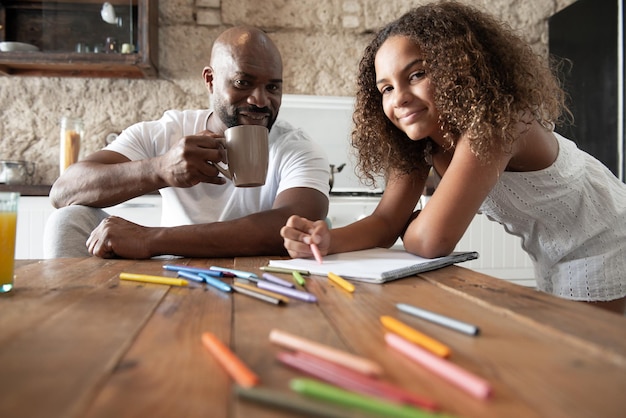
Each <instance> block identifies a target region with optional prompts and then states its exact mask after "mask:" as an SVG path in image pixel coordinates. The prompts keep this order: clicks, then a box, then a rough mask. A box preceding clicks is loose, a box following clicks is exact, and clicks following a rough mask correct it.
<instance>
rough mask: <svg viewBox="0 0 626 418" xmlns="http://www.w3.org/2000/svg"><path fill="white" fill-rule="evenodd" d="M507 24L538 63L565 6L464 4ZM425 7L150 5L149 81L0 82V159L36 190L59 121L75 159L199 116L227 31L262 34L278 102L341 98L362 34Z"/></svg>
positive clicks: (53, 153) (278, 1) (52, 166)
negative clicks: (164, 120) (80, 127)
mask: <svg viewBox="0 0 626 418" xmlns="http://www.w3.org/2000/svg"><path fill="white" fill-rule="evenodd" d="M466 1H468V2H471V3H472V4H475V5H476V6H478V7H482V8H484V9H485V10H487V11H489V12H490V13H493V14H494V15H496V16H497V17H498V18H500V19H502V20H505V21H507V22H508V23H509V24H510V25H511V26H512V27H513V28H515V29H517V30H519V31H520V33H521V34H523V36H524V37H525V38H526V39H527V40H528V41H529V42H530V43H531V44H532V45H533V47H534V48H536V50H537V51H539V52H541V53H546V50H547V47H546V45H547V38H548V35H547V18H548V17H549V16H551V15H552V14H554V13H555V12H557V11H558V10H560V9H562V8H563V7H565V6H567V5H569V4H571V3H572V2H573V1H574V0H528V1H525V2H519V1H515V0H466ZM421 3H425V0H417V1H416V0H390V1H379V0H267V1H263V2H260V1H258V0H237V1H234V0H221V1H220V0H159V78H158V79H156V80H125V79H95V78H94V79H89V78H54V77H17V76H8V77H0V103H1V106H0V138H1V139H2V141H1V142H0V159H5V160H6V159H21V160H28V161H34V162H35V163H36V164H37V166H36V172H35V176H34V182H35V183H36V184H51V183H52V182H54V180H55V179H56V177H57V176H58V155H59V147H58V136H59V134H58V132H59V120H60V118H61V117H62V116H63V115H66V114H71V115H77V116H80V117H82V118H83V120H84V122H85V137H86V138H85V140H84V141H83V150H82V153H83V155H84V154H86V153H91V152H93V151H95V150H97V149H99V148H101V147H102V146H104V144H105V142H104V141H105V137H106V136H107V134H109V133H111V132H119V131H121V130H122V129H123V128H125V127H126V126H128V125H130V124H132V123H135V122H138V121H141V120H151V119H156V118H159V117H160V116H161V114H162V113H163V112H164V111H165V110H167V109H170V108H179V109H182V108H198V107H207V106H209V100H208V94H207V91H206V89H205V87H204V84H203V82H202V78H201V72H202V68H203V67H204V66H205V65H207V63H208V60H209V54H210V50H211V45H212V42H213V39H215V37H216V35H218V34H219V33H220V32H221V31H222V30H224V29H225V28H227V27H230V26H233V25H237V24H242V23H246V24H251V25H255V26H259V27H261V28H263V29H265V30H266V31H267V32H269V33H270V34H271V37H272V38H273V39H274V40H275V42H276V44H277V45H278V47H279V48H280V50H281V51H282V53H283V60H284V80H285V83H284V93H285V94H307V95H324V96H350V95H352V93H353V89H354V75H355V73H356V68H357V64H358V61H359V58H360V55H361V53H362V51H363V48H364V47H365V45H366V44H367V42H368V41H369V39H370V37H371V33H372V32H373V31H375V30H376V29H377V28H378V27H380V26H381V25H383V24H384V23H386V22H388V21H390V20H392V19H394V18H396V17H398V16H400V15H401V14H402V13H403V12H405V11H407V10H408V9H410V8H411V7H414V6H415V5H417V4H421Z"/></svg>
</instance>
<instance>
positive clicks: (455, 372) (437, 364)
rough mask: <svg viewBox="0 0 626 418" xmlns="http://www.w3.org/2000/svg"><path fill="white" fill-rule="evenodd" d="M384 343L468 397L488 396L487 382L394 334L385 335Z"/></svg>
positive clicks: (483, 397)
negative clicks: (465, 393) (459, 389)
mask: <svg viewBox="0 0 626 418" xmlns="http://www.w3.org/2000/svg"><path fill="white" fill-rule="evenodd" d="M385 341H386V342H387V344H389V346H390V347H391V348H393V349H395V350H397V351H399V352H400V353H402V354H404V355H405V356H407V357H408V358H410V359H411V360H413V361H415V362H416V363H418V364H420V365H421V366H422V367H424V368H426V369H428V370H430V371H431V372H433V373H435V374H437V375H439V376H440V377H442V378H444V379H446V380H447V381H449V382H450V383H452V384H454V385H456V386H457V387H459V388H461V389H462V390H464V391H465V392H467V393H469V394H470V395H472V396H475V397H476V398H479V399H485V398H487V397H488V396H489V395H490V393H491V386H490V385H489V382H487V381H486V380H483V379H481V378H480V377H478V376H475V375H473V374H471V373H470V372H468V371H466V370H463V369H462V368H460V367H459V366H457V365H456V364H454V363H451V362H450V361H448V360H445V359H442V358H441V357H438V356H436V355H434V354H431V353H429V352H428V351H426V350H424V349H422V348H420V347H419V346H417V345H415V344H413V343H411V342H409V341H407V340H405V339H404V338H402V337H400V336H399V335H396V334H392V333H387V334H385Z"/></svg>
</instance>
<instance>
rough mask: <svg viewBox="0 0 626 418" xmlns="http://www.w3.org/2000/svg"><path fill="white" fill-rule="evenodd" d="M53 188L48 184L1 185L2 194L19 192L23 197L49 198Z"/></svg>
mask: <svg viewBox="0 0 626 418" xmlns="http://www.w3.org/2000/svg"><path fill="white" fill-rule="evenodd" d="M51 188H52V186H51V185H47V184H0V192H18V193H19V194H20V195H22V196H48V195H49V194H50V189H51Z"/></svg>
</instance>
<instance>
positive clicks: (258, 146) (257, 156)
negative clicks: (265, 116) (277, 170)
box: [215, 125, 269, 187]
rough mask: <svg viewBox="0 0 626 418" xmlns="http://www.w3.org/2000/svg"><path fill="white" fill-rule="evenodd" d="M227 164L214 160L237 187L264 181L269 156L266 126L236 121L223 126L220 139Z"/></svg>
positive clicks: (258, 184) (260, 183)
mask: <svg viewBox="0 0 626 418" xmlns="http://www.w3.org/2000/svg"><path fill="white" fill-rule="evenodd" d="M222 143H223V144H224V147H225V148H226V158H227V160H228V168H224V167H221V166H220V165H218V164H215V167H216V168H217V169H218V170H219V171H220V173H222V174H223V175H224V176H226V177H228V178H229V179H230V180H232V182H233V183H234V184H235V186H237V187H258V186H263V185H264V184H265V178H266V177H267V165H268V160H269V142H268V130H267V128H266V127H265V126H260V125H238V126H233V127H231V128H228V129H226V131H225V132H224V140H223V142H222Z"/></svg>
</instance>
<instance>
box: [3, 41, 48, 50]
mask: <svg viewBox="0 0 626 418" xmlns="http://www.w3.org/2000/svg"><path fill="white" fill-rule="evenodd" d="M0 51H2V52H13V51H22V52H34V51H39V48H37V47H36V46H35V45H32V44H27V43H24V42H0Z"/></svg>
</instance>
